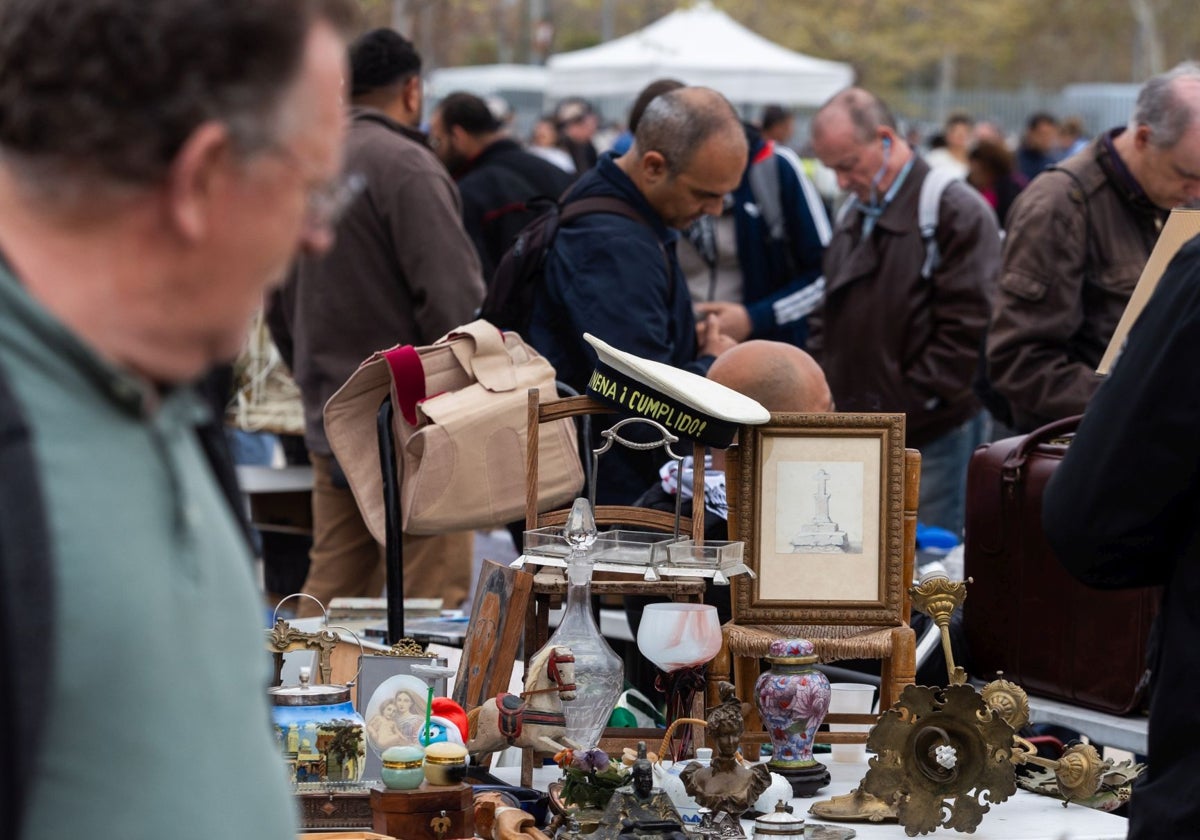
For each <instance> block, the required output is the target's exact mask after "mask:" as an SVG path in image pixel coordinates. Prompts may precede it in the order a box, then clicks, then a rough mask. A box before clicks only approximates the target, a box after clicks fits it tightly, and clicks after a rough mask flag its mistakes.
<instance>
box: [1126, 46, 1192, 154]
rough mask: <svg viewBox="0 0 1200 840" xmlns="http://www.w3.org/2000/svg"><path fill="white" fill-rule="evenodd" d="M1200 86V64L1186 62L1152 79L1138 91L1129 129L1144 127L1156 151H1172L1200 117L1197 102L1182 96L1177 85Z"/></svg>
mask: <svg viewBox="0 0 1200 840" xmlns="http://www.w3.org/2000/svg"><path fill="white" fill-rule="evenodd" d="M1181 80H1188V81H1191V82H1194V83H1200V65H1198V64H1196V62H1194V61H1185V62H1183V63H1182V64H1178V65H1176V66H1175V67H1173V68H1171V69H1170V70H1168V71H1167V72H1166V73H1160V74H1159V75H1157V76H1154V77H1152V78H1151V79H1150V80H1149V81H1147V82H1146V84H1144V85H1142V89H1141V90H1140V91H1138V98H1137V104H1136V105H1135V106H1134V109H1133V117H1132V118H1131V119H1130V121H1129V127H1130V128H1131V129H1136V128H1137V127H1138V126H1139V125H1144V126H1146V127H1147V128H1149V129H1150V142H1151V144H1153V145H1154V146H1155V147H1156V148H1159V149H1169V148H1171V147H1172V146H1174V145H1175V144H1176V143H1178V142H1179V141H1180V140H1181V139H1182V138H1183V135H1184V133H1185V132H1186V131H1187V130H1188V128H1189V127H1191V125H1192V123H1194V122H1196V121H1197V118H1198V117H1200V112H1198V111H1197V109H1196V106H1195V104H1194V103H1195V99H1194V98H1193V99H1188V98H1187V97H1183V96H1181V95H1180V91H1179V87H1180V86H1179V85H1178V84H1177V82H1179V81H1181Z"/></svg>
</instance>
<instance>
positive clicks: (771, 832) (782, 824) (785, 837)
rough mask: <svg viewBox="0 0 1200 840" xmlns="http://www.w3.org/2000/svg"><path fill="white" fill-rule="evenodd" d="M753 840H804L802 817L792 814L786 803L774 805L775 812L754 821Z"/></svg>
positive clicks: (789, 806) (781, 802)
mask: <svg viewBox="0 0 1200 840" xmlns="http://www.w3.org/2000/svg"><path fill="white" fill-rule="evenodd" d="M754 838H755V840H804V817H797V816H796V815H795V814H793V813H792V806H791V805H789V804H787V803H786V802H783V801H780V802H776V803H775V811H774V813H771V814H763V815H762V816H761V817H759V818H758V819H756V820H755V821H754Z"/></svg>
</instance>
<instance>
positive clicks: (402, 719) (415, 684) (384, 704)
mask: <svg viewBox="0 0 1200 840" xmlns="http://www.w3.org/2000/svg"><path fill="white" fill-rule="evenodd" d="M425 698H426V686H425V683H424V682H423V681H422V680H421V679H419V678H418V677H414V676H411V675H409V674H397V675H395V676H392V677H389V678H388V679H386V680H384V681H383V682H382V683H381V684H380V686H379V688H377V689H375V691H374V692H373V693H372V694H371V699H370V701H368V703H367V711H366V714H365V715H364V717H365V718H366V721H367V742H368V743H369V744H370V745H371V748H372V749H373V750H375V752H376V753H381V752H383V751H384V750H386V749H387V748H388V747H402V746H420V741H419V738H420V735H421V730H422V728H424V726H425V705H426V704H425Z"/></svg>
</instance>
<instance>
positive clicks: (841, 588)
mask: <svg viewBox="0 0 1200 840" xmlns="http://www.w3.org/2000/svg"><path fill="white" fill-rule="evenodd" d="M730 453H731V455H732V457H730V458H729V460H728V462H727V466H726V472H727V485H728V489H729V497H730V498H729V513H730V519H729V527H730V538H731V539H739V540H742V541H744V542H745V544H746V548H745V562H746V565H748V566H749V567H750V568H751V569H753V570H754V571H755V573H756V575H757V577H756V578H753V579H751V578H749V576H745V577H739V578H735V579H734V587H735V591H734V599H735V610H734V615H735V617H736V620H737V621H738V622H739V623H748V622H758V623H775V624H783V623H786V624H867V625H871V624H892V623H900V622H901V621H903V620H905V618H906V617H905V616H903V615H901V613H902V611H903V606H902V604H903V600H904V587H905V586H906V585H907V584H906V583H905V582H904V581H903V580H902V578H903V564H904V550H903V538H904V514H903V506H904V415H903V414H772V415H771V421H770V422H769V423H767V424H766V425H763V426H750V427H746V428H744V429H743V430H742V432H741V439H740V440H739V445H738V447H737V448H736V450H730Z"/></svg>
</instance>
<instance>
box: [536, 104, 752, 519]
mask: <svg viewBox="0 0 1200 840" xmlns="http://www.w3.org/2000/svg"><path fill="white" fill-rule="evenodd" d="M745 167H746V138H745V134H744V132H743V131H742V126H741V123H740V122H739V121H738V117H737V113H736V112H735V111H734V110H733V108H732V106H730V104H729V103H728V102H727V101H726V100H725V99H724V97H722V96H721V95H720V94H718V93H716V92H715V91H712V90H709V89H707V88H681V89H679V90H676V91H672V92H671V93H667V94H664V95H663V96H660V97H658V98H656V99H655V100H654V101H653V102H651V104H650V105H649V106H648V107H647V109H646V112H645V114H644V115H643V116H642V119H641V121H640V122H639V123H638V128H637V134H636V136H635V138H634V144H633V147H632V148H631V149H630V150H629V151H628V152H627V153H626V154H624V155H622V156H621V157H615V156H613V155H607V156H605V157H603V158H601V160H600V161H599V163H597V165H596V166H595V167H594V168H593V169H592V170H590V171H589V172H587V173H586V174H585V175H584V176H583V177H582V178H581V179H580V180H579V182H578V183H577V184H576V185H575V187H574V188H573V189H572V190H571V192H570V194H569V195H568V196H567V199H566V200H567V201H568V202H569V201H571V200H574V199H578V198H585V197H590V196H612V197H615V198H618V199H620V200H621V201H624V202H625V203H627V204H628V205H629V206H630V207H632V208H633V209H634V210H635V211H636V213H637V215H638V216H639V217H640V219H639V220H637V221H635V220H634V219H631V218H627V217H625V216H620V215H617V214H614V213H592V214H589V215H585V216H582V217H580V218H578V219H577V220H576V221H574V222H572V223H571V224H569V225H566V226H564V227H562V228H561V229H560V230H559V231H558V235H557V237H556V238H555V241H554V245H553V248H552V249H551V251H550V254H549V255H548V257H547V260H546V270H545V282H544V283H543V285H542V286H541V288H539V290H538V291H537V293H536V295H535V297H534V306H533V315H532V320H531V324H530V329H529V338H530V341H531V342H532V343H533V345H534V346H535V347H536V348H537V349H538V351H539V352H541V353H542V354H543V355H545V356H546V357H547V358H548V359H549V360H550V362H551V363H552V364H553V365H554V367H555V369H556V370H557V371H558V377H559V379H560V380H562V381H563V382H565V383H567V384H568V385H570V386H571V387H573V388H575V389H577V390H579V391H580V392H582V391H583V390H584V389H585V387H586V385H587V379H588V377H589V376H590V375H591V372H592V368H593V365H594V363H595V354H594V353H593V351H592V350H591V348H590V346H589V345H587V343H586V342H585V341H584V340H583V333H584V332H590V333H592V334H593V335H595V336H597V337H598V338H601V339H603V340H604V341H606V342H608V343H609V344H611V345H612V346H614V347H617V348H619V349H621V350H625V351H627V352H629V353H633V354H634V355H637V356H641V357H642V358H645V359H652V360H654V361H658V362H663V363H666V364H670V365H674V366H676V367H680V368H683V369H685V370H690V371H692V372H693V373H697V374H700V375H701V376H703V375H704V373H705V372H706V371H707V370H708V366H709V365H710V364H712V360H713V359H714V358H715V357H716V356H717V355H719V354H720V353H721V352H722V351H724V350H726V349H728V348H729V347H731V346H733V344H734V343H735V342H734V341H733V340H732V339H730V338H729V337H728V336H726V335H724V334H723V333H722V332H721V330H720V327H719V326H718V325H717V322H716V319H715V318H712V317H710V318H708V319H707V320H706V321H705V322H703V323H701V324H700V325H699V328H697V325H696V322H695V317H694V316H693V314H692V300H691V296H690V295H689V294H688V288H687V283H686V281H685V280H684V277H683V272H682V270H681V269H680V268H679V262H678V260H677V259H676V257H675V243H676V240H677V239H678V238H679V234H678V232H677V231H678V230H681V229H683V228H686V227H687V226H688V225H690V224H691V223H692V222H693V221H695V220H696V219H698V218H699V217H700V216H701V215H702V214H705V213H709V214H713V215H715V214H718V213H720V212H721V208H722V203H723V199H724V196H725V194H726V193H728V192H731V191H732V190H733V189H734V188H736V187H737V185H738V183H739V182H740V180H741V177H742V172H743V170H744V169H745ZM600 425H606V424H600ZM643 456H644V457H643ZM659 460H661V457H660V456H657V455H655V454H654V453H652V452H650V453H635V452H631V451H621V452H620V453H619V454H617V455H613V456H605V458H604V459H603V460H602V461H601V465H600V471H599V474H598V479H597V502H598V503H602V504H603V503H609V504H629V503H632V502H633V501H634V500H635V499H636V498H637V497H638V496H639V495H640V494H641V492H642V491H643V490H644V489H645V488H646V486H647V485H648V484H650V482H652V481H653V480H654V477H655V475H657V462H658V461H659Z"/></svg>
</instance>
